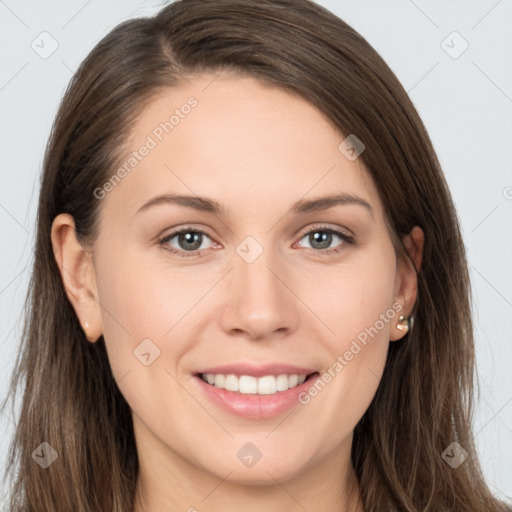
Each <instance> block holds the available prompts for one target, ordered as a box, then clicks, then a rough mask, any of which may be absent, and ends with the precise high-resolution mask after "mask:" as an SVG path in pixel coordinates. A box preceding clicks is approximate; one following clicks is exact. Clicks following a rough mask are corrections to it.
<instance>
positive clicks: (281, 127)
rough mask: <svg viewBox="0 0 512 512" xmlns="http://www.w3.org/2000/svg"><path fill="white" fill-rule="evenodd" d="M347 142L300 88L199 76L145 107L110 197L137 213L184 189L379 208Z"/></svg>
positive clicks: (241, 204) (233, 205)
mask: <svg viewBox="0 0 512 512" xmlns="http://www.w3.org/2000/svg"><path fill="white" fill-rule="evenodd" d="M344 139H345V135H344V134H342V133H340V132H339V131H338V130H336V129H335V128H334V127H333V125H332V123H331V122H330V121H329V120H328V119H326V117H325V116H324V115H323V114H321V113H320V112H319V111H318V110H317V109H316V108H314V106H313V105H311V104H310V103H309V102H307V101H305V100H304V99H303V98H301V97H299V96H298V95H296V94H290V93H289V92H287V91H285V90H284V89H282V88H279V87H277V86H272V85H268V84H264V83H262V82H260V81H258V80H256V79H254V78H250V77H240V76H222V75H218V76H217V75H214V74H202V75H196V76H194V77H191V78H189V79H188V80H187V81H185V82H183V83H182V84H180V85H179V86H176V87H172V88H168V89H165V90H162V91H160V92H159V93H158V95H156V96H155V97H154V98H153V99H152V101H151V102H150V103H149V104H148V105H147V106H146V108H145V109H144V111H143V112H142V114H141V115H140V116H139V118H138V119H137V121H136V122H135V124H134V126H133V127H132V130H131V135H130V137H129V139H128V141H127V145H128V147H129V150H128V151H127V152H126V155H125V158H124V161H123V162H122V165H123V164H127V163H128V165H125V168H126V170H127V171H128V172H125V173H123V174H124V175H125V177H124V178H123V179H122V182H121V183H120V184H119V185H117V186H116V187H115V190H114V191H113V192H112V193H110V194H109V196H112V199H113V198H115V197H116V196H121V195H122V196H123V203H124V206H125V207H129V208H131V210H133V209H136V208H138V207H139V206H140V204H141V203H142V202H144V201H145V200H147V199H149V198H150V197H151V196H152V195H155V194H156V193H165V192H169V193H187V194H189V195H191V194H195V195H201V196H209V197H213V198H214V199H218V201H219V202H221V203H222V204H225V205H226V208H227V209H234V210H238V211H242V210H243V209H244V208H249V207H253V208H257V209H261V208H262V207H266V206H268V207H270V206H271V205H273V204H275V203H276V201H277V202H281V203H285V204H288V203H289V204H290V205H291V204H292V203H296V202H297V200H299V199H300V198H305V199H307V198H310V197H316V196H319V195H321V194H325V193H330V194H332V193H335V192H344V193H347V194H354V195H357V196H359V197H363V198H364V199H365V200H366V201H367V202H369V203H371V204H373V205H374V206H375V208H376V209H377V210H379V207H380V205H379V198H378V195H377V192H376V189H375V187H374V185H373V183H372V180H371V179H370V178H369V176H368V174H367V172H366V170H365V168H364V165H363V163H362V160H361V158H357V159H356V160H353V161H351V160H350V159H348V158H347V156H346V153H344V152H343V151H342V150H340V144H341V143H342V142H343V140H344ZM343 147H344V146H343ZM144 148H146V149H144ZM141 153H144V155H143V156H141ZM109 200H110V198H109ZM253 211H254V210H253Z"/></svg>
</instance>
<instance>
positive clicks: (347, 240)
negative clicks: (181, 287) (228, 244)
mask: <svg viewBox="0 0 512 512" xmlns="http://www.w3.org/2000/svg"><path fill="white" fill-rule="evenodd" d="M316 232H324V233H329V234H333V235H337V236H339V237H340V238H341V239H342V240H343V242H344V243H342V244H340V245H339V246H338V247H335V248H332V249H312V248H308V247H306V248H305V249H308V250H309V251H313V252H314V253H316V254H315V255H318V256H321V257H322V256H330V255H331V254H333V253H338V252H340V251H341V250H343V248H344V246H345V245H346V244H348V245H355V243H356V242H355V239H354V237H352V236H350V235H347V234H346V233H344V232H343V231H339V230H337V229H333V228H331V227H328V226H323V225H315V226H313V227H312V228H311V229H310V230H309V231H306V232H305V233H303V234H302V236H301V238H300V240H302V239H303V238H304V237H306V236H307V235H310V234H311V233H316ZM182 233H199V234H201V235H205V236H207V237H208V238H210V239H211V238H212V237H211V236H210V235H209V234H208V233H206V232H205V231H203V230H202V229H197V228H192V227H184V228H181V229H179V230H176V231H173V232H172V233H170V234H168V235H165V236H164V237H162V238H160V239H159V240H158V244H159V245H160V246H161V247H162V249H164V250H165V251H168V252H170V253H171V254H173V255H176V256H178V257H180V258H189V257H191V256H199V255H201V253H202V251H203V250H206V249H198V250H195V251H182V250H177V249H174V248H171V247H169V245H168V244H167V242H169V241H170V240H172V239H173V238H174V237H175V236H177V235H180V234H182Z"/></svg>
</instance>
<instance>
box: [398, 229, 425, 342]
mask: <svg viewBox="0 0 512 512" xmlns="http://www.w3.org/2000/svg"><path fill="white" fill-rule="evenodd" d="M424 240H425V235H424V233H423V230H422V229H421V228H420V227H419V226H415V227H414V228H413V229H412V230H411V232H410V234H409V235H406V236H405V237H404V239H403V242H404V246H405V248H406V250H407V253H408V254H409V256H410V258H411V260H412V262H411V261H410V260H408V259H407V260H401V261H400V264H399V270H398V274H399V275H398V278H399V282H400V285H399V290H398V291H397V297H398V298H397V299H396V300H397V301H398V302H399V303H400V305H401V309H400V312H399V315H400V317H399V319H398V320H397V321H396V322H395V325H394V326H393V328H392V329H391V333H390V341H397V340H399V339H401V338H402V337H403V336H405V335H406V334H407V333H408V332H409V331H410V330H411V328H412V324H413V321H414V317H413V316H412V310H413V308H414V304H415V302H416V298H417V293H418V276H417V273H419V271H420V269H421V263H422V260H423V245H424Z"/></svg>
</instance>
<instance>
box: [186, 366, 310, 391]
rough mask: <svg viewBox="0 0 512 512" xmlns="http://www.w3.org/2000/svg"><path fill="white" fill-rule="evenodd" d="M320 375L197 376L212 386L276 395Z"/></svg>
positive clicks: (200, 374) (198, 374) (199, 374)
mask: <svg viewBox="0 0 512 512" xmlns="http://www.w3.org/2000/svg"><path fill="white" fill-rule="evenodd" d="M318 375H319V373H318V372H313V373H310V374H307V375H304V374H302V375H300V374H287V373H283V374H280V375H264V376H262V377H254V376H252V375H235V374H222V373H217V374H214V373H197V374H196V377H198V378H200V379H201V380H202V381H203V382H205V383H206V384H209V385H210V386H213V387H216V388H219V389H225V390H226V391H233V392H238V393H241V394H252V395H275V394H277V393H281V392H283V391H287V390H288V389H293V388H296V387H297V386H300V385H301V384H303V383H304V382H306V381H308V380H310V379H311V378H314V377H316V376H318Z"/></svg>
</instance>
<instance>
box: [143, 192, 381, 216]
mask: <svg viewBox="0 0 512 512" xmlns="http://www.w3.org/2000/svg"><path fill="white" fill-rule="evenodd" d="M162 204H174V205H178V206H184V207H186V208H192V209H194V210H198V211H203V212H208V213H213V214H215V215H225V213H226V210H225V208H224V207H223V206H222V205H221V204H220V203H219V202H218V201H215V200H213V199H209V198H207V197H199V196H188V195H178V194H164V195H160V196H156V197H153V198H152V199H150V200H149V201H148V202H147V203H144V204H143V205H142V206H141V207H140V208H139V209H138V210H137V212H136V214H138V213H140V212H143V211H145V210H147V209H148V208H150V207H152V206H156V205H162ZM348 204H352V205H358V206H363V207H364V208H366V209H367V210H368V212H369V213H370V215H371V216H372V217H373V209H372V207H371V206H370V204H369V203H368V202H367V201H365V200H364V199H362V198H361V197H359V196H356V195H353V194H347V193H342V194H334V195H330V196H324V197H319V198H317V199H309V200H304V199H301V200H299V201H297V202H296V203H294V204H293V206H292V207H291V209H290V211H291V212H292V213H295V214H304V213H309V212H317V211H323V210H328V209H329V208H332V207H334V206H338V205H348Z"/></svg>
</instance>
